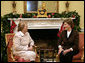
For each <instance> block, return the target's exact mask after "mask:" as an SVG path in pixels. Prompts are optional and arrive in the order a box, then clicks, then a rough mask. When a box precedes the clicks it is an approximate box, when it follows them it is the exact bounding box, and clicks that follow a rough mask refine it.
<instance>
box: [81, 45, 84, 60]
mask: <svg viewBox="0 0 85 63" xmlns="http://www.w3.org/2000/svg"><path fill="white" fill-rule="evenodd" d="M82 49H83V52H82V57H81V60H82V61H84V46H83V48H82Z"/></svg>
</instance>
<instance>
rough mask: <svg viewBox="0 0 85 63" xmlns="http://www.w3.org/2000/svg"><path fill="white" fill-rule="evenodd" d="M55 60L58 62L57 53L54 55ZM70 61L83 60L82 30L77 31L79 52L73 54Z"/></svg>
mask: <svg viewBox="0 0 85 63" xmlns="http://www.w3.org/2000/svg"><path fill="white" fill-rule="evenodd" d="M56 61H57V62H60V60H59V55H58V54H57V55H56ZM72 62H84V32H80V33H79V53H78V54H77V55H75V56H73V60H72Z"/></svg>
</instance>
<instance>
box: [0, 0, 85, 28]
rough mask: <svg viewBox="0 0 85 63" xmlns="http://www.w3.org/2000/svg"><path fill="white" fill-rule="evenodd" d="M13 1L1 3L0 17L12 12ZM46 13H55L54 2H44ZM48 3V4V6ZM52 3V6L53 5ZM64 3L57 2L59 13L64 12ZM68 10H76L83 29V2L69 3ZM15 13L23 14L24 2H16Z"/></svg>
mask: <svg viewBox="0 0 85 63" xmlns="http://www.w3.org/2000/svg"><path fill="white" fill-rule="evenodd" d="M12 2H13V1H1V16H3V15H5V14H8V13H11V12H13V8H12ZM45 2H46V5H47V6H46V7H47V11H54V12H56V11H55V10H56V6H57V5H56V3H57V2H56V1H45ZM49 3H50V4H49ZM53 3H54V4H53ZM65 3H66V1H59V13H61V12H63V11H65V10H66V7H65ZM69 3H70V4H69V10H70V11H74V10H76V11H77V12H78V14H79V15H80V16H81V18H80V27H81V28H83V29H84V1H69ZM16 11H17V13H18V14H22V13H24V1H16Z"/></svg>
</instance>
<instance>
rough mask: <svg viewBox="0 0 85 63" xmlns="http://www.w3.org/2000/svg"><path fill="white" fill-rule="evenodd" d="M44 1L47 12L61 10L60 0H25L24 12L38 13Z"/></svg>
mask: <svg viewBox="0 0 85 63" xmlns="http://www.w3.org/2000/svg"><path fill="white" fill-rule="evenodd" d="M43 2H44V3H45V4H46V10H47V13H58V12H59V1H24V13H37V11H38V9H41V8H42V3H43ZM50 4H51V5H50Z"/></svg>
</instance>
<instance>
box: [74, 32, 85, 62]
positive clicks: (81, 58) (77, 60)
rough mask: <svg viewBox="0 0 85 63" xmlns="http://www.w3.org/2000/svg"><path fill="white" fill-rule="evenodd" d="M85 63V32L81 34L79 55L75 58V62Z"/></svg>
mask: <svg viewBox="0 0 85 63" xmlns="http://www.w3.org/2000/svg"><path fill="white" fill-rule="evenodd" d="M83 61H84V32H80V33H79V53H78V54H77V55H75V56H73V62H83Z"/></svg>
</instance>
